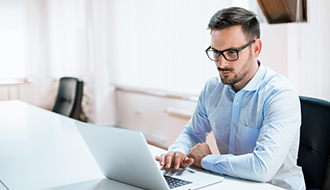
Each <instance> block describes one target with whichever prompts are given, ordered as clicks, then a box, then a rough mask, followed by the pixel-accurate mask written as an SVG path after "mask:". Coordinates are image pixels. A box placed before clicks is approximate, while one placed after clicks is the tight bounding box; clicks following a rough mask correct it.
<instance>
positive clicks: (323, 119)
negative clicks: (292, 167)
mask: <svg viewBox="0 0 330 190" xmlns="http://www.w3.org/2000/svg"><path fill="white" fill-rule="evenodd" d="M299 98H300V103H301V115H302V124H301V128H300V146H299V153H298V161H297V163H298V165H299V166H301V167H302V170H303V173H304V177H305V182H306V188H307V189H330V102H328V101H324V100H320V99H316V98H309V97H302V96H300V97H299Z"/></svg>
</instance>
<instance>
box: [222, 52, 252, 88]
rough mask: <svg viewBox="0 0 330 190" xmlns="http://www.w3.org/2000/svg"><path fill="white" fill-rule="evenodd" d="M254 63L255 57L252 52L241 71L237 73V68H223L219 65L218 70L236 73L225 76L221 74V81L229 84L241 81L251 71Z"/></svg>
mask: <svg viewBox="0 0 330 190" xmlns="http://www.w3.org/2000/svg"><path fill="white" fill-rule="evenodd" d="M252 64H253V58H252V52H250V55H249V58H248V60H247V61H246V62H245V64H244V65H243V67H242V69H241V70H240V72H239V73H236V72H235V70H234V69H232V68H223V69H222V68H220V67H218V71H230V72H231V74H234V76H232V75H226V76H223V75H221V74H219V75H220V78H221V82H222V83H223V84H228V85H233V84H236V83H238V82H240V81H241V80H243V79H244V78H245V77H246V75H247V74H248V73H249V72H250V71H251V68H252Z"/></svg>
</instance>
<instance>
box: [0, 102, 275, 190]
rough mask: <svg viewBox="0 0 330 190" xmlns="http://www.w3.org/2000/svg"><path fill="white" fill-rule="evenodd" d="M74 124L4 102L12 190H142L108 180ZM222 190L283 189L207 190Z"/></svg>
mask: <svg viewBox="0 0 330 190" xmlns="http://www.w3.org/2000/svg"><path fill="white" fill-rule="evenodd" d="M74 122H75V120H73V119H70V118H67V117H65V116H61V115H59V114H55V113H53V112H50V111H47V110H44V109H41V108H38V107H35V106H32V105H29V104H27V103H24V102H21V101H3V102H0V180H1V181H2V182H3V183H4V184H5V185H6V186H7V187H8V188H9V189H11V190H15V189H33V190H35V189H54V190H55V189H56V190H64V189H70V190H71V189H79V190H80V189H91V190H92V189H138V188H135V187H132V186H128V185H125V184H122V183H119V182H115V181H112V180H108V179H104V177H103V175H102V173H101V171H100V170H99V169H98V166H97V164H96V163H95V161H94V159H93V157H92V155H91V154H90V152H89V150H88V148H87V146H86V145H85V143H84V141H83V139H82V137H81V136H80V133H79V132H78V130H77V129H76V127H75V124H74ZM150 149H151V151H152V153H153V154H154V155H159V154H160V153H162V152H164V150H162V149H159V148H156V147H154V146H150ZM220 188H221V189H253V190H257V189H260V190H261V189H262V190H264V189H280V188H277V187H275V186H272V185H270V184H266V183H257V182H252V181H245V180H239V179H234V178H230V177H225V180H224V181H223V182H221V183H219V184H216V185H214V186H209V187H207V188H205V189H220ZM3 189H6V188H5V187H3V186H2V184H1V183H0V190H3Z"/></svg>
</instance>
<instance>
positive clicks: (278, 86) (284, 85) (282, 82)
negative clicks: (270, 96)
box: [261, 66, 295, 91]
mask: <svg viewBox="0 0 330 190" xmlns="http://www.w3.org/2000/svg"><path fill="white" fill-rule="evenodd" d="M265 70H266V73H265V76H264V78H263V83H262V85H261V88H262V89H268V90H274V91H279V90H285V89H290V90H293V91H295V89H294V86H293V85H292V83H291V82H290V81H289V80H288V78H287V77H285V76H284V75H282V74H280V73H277V72H275V71H274V70H272V69H270V68H269V67H266V66H265Z"/></svg>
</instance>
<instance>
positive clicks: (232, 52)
mask: <svg viewBox="0 0 330 190" xmlns="http://www.w3.org/2000/svg"><path fill="white" fill-rule="evenodd" d="M227 53H228V54H236V51H234V50H229V51H227Z"/></svg>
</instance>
